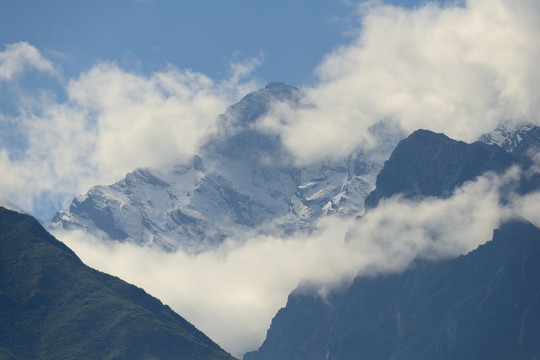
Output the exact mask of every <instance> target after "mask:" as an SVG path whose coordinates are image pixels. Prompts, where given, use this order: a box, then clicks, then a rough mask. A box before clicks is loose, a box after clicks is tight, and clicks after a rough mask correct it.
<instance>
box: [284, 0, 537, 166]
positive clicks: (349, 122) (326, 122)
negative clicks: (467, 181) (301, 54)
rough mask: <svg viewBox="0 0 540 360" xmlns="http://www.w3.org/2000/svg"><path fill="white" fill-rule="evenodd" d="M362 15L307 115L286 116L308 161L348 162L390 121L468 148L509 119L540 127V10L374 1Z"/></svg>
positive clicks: (477, 1) (329, 65)
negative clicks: (371, 132)
mask: <svg viewBox="0 0 540 360" xmlns="http://www.w3.org/2000/svg"><path fill="white" fill-rule="evenodd" d="M362 16H363V17H362V22H361V30H360V31H358V36H357V38H356V39H355V41H354V42H353V43H352V44H349V45H345V46H341V47H339V48H337V49H336V50H335V51H334V52H332V53H331V54H329V55H327V56H326V57H325V59H324V60H323V61H322V63H321V64H320V65H319V67H318V68H317V69H316V74H317V76H318V79H319V81H318V83H317V84H316V85H315V86H313V87H310V88H306V89H304V90H305V92H306V94H307V97H306V99H305V104H306V108H304V109H301V110H299V111H294V110H290V111H289V112H288V113H286V115H287V119H288V126H286V127H284V128H282V129H281V130H280V131H281V132H282V133H283V135H284V138H285V140H286V142H287V144H288V146H289V147H290V148H291V149H292V150H293V151H294V152H295V153H296V154H297V155H298V156H299V158H300V159H311V158H313V157H319V156H328V155H333V156H336V153H337V154H341V155H342V154H346V153H347V152H348V151H350V149H351V148H352V147H353V146H354V145H356V144H357V143H359V142H361V141H363V140H369V139H366V134H367V131H366V130H367V128H368V127H369V126H370V125H372V124H373V123H375V122H377V121H379V120H381V119H382V118H392V119H396V120H399V121H400V122H401V124H402V126H403V127H404V128H405V129H406V130H407V131H410V132H412V131H414V130H416V129H418V128H425V129H430V130H433V131H437V132H444V133H446V134H447V135H448V136H450V137H452V138H455V139H459V140H464V141H473V140H475V139H476V138H477V137H478V136H479V135H480V134H482V133H484V132H487V131H490V130H492V129H493V128H494V127H496V126H497V124H498V123H499V122H500V121H502V120H512V121H515V122H520V121H528V122H532V123H536V124H540V117H539V116H538V113H539V111H540V91H539V90H540V85H539V84H540V68H539V67H538V64H539V63H540V42H539V41H538V37H539V36H540V3H539V2H538V1H536V0H516V1H514V0H512V1H510V0H469V1H467V3H466V4H465V5H464V6H440V5H437V4H436V3H426V4H425V5H424V6H422V7H419V8H417V9H404V8H399V7H393V6H385V5H381V4H380V3H379V2H371V3H368V5H363V8H362ZM281 111H282V114H283V109H282V108H281ZM277 116H278V117H279V114H278V115H277Z"/></svg>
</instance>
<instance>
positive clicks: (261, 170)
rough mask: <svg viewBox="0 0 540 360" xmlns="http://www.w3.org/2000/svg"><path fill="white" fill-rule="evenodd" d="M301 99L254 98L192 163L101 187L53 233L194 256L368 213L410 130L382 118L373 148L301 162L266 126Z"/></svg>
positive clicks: (264, 94)
mask: <svg viewBox="0 0 540 360" xmlns="http://www.w3.org/2000/svg"><path fill="white" fill-rule="evenodd" d="M301 98H302V94H301V92H300V90H298V89H296V88H294V87H291V86H289V85H286V84H283V83H279V82H272V83H270V84H268V85H267V86H266V87H265V88H264V89H261V90H258V91H256V92H254V93H251V94H248V95H246V96H245V97H244V98H243V99H242V100H241V101H240V102H238V103H237V104H234V105H232V106H230V107H229V108H228V109H227V111H226V112H225V113H224V114H223V115H221V116H220V117H219V118H218V125H219V126H218V131H217V133H216V134H214V135H213V136H210V137H209V138H208V139H206V140H205V141H204V142H203V143H202V144H201V146H200V147H199V151H198V155H196V156H194V158H193V160H192V162H191V163H190V164H188V165H177V166H170V167H166V168H159V169H156V168H141V169H136V170H135V171H133V172H131V173H129V174H127V176H126V177H125V178H124V179H122V180H120V181H119V182H117V183H116V184H113V185H109V186H104V185H99V186H95V187H93V188H92V189H90V190H89V191H88V193H87V194H85V195H82V196H79V197H77V198H76V199H74V200H73V202H72V204H71V205H70V207H69V209H67V210H63V211H59V212H58V213H57V214H56V216H55V217H54V218H53V219H52V221H51V224H50V225H49V229H50V230H51V231H54V230H55V229H56V228H58V227H60V228H68V229H69V228H83V229H87V230H89V231H90V232H92V233H94V234H98V233H101V234H104V235H105V237H108V238H111V239H113V240H118V241H134V242H135V243H137V244H141V245H154V246H158V247H160V248H162V249H165V250H169V251H175V250H176V249H178V248H182V249H183V250H184V251H186V252H188V253H193V254H194V253H199V252H203V251H205V250H206V249H208V248H211V247H215V246H217V245H219V244H221V243H222V242H223V241H224V239H226V238H228V237H233V236H234V237H243V236H249V234H274V235H275V234H276V233H277V234H284V233H285V234H287V233H291V232H294V231H299V230H305V231H309V230H310V229H311V227H312V225H313V223H314V221H316V220H317V219H318V218H319V217H320V216H322V215H326V214H329V213H336V214H340V215H343V216H355V215H358V214H360V213H362V211H363V204H364V199H365V197H366V196H367V194H368V193H369V192H370V191H371V190H373V188H374V185H375V177H376V174H377V173H378V172H379V170H380V169H381V168H382V166H383V161H384V159H386V158H388V156H390V153H391V151H392V149H393V147H394V146H395V145H396V144H397V143H398V142H399V140H401V139H402V138H403V132H402V130H400V128H399V127H398V126H397V125H396V124H394V123H391V122H388V121H386V122H380V123H378V124H376V125H374V126H372V127H371V128H370V129H369V132H370V133H371V136H372V137H373V138H374V139H376V140H378V144H379V145H377V146H375V147H374V148H372V149H369V150H363V149H360V148H357V149H354V150H353V151H352V152H351V154H349V155H348V156H346V157H344V158H342V159H339V160H326V161H319V162H316V163H312V164H307V165H302V166H298V165H296V164H295V162H294V157H293V155H292V154H291V153H290V151H289V150H288V149H287V148H286V147H285V145H284V144H283V141H282V139H281V138H280V136H279V135H278V134H275V133H272V132H270V131H268V130H264V129H262V128H261V127H260V126H258V122H259V121H260V119H262V118H263V117H264V116H265V115H266V114H268V112H269V111H270V110H271V108H272V106H273V104H275V103H276V102H288V103H290V104H291V106H301V105H300V100H301Z"/></svg>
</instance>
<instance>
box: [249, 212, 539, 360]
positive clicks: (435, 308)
mask: <svg viewBox="0 0 540 360" xmlns="http://www.w3.org/2000/svg"><path fill="white" fill-rule="evenodd" d="M539 274H540V230H539V229H538V228H536V227H534V226H533V225H531V224H530V223H527V222H525V221H522V220H515V221H511V222H508V223H506V224H504V225H503V226H502V227H501V228H500V229H499V230H496V231H495V232H494V234H493V239H492V240H491V241H489V242H487V243H486V244H484V245H482V246H480V247H479V248H478V249H476V250H474V251H472V252H471V253H469V254H467V255H464V256H461V257H459V258H457V259H453V260H447V261H439V262H427V261H416V262H414V263H413V264H411V266H410V267H409V268H408V269H407V270H406V271H405V272H403V273H401V274H389V275H379V276H375V277H358V278H356V279H355V281H354V283H353V284H352V285H351V286H350V288H348V289H347V290H345V291H342V292H335V293H333V294H331V296H329V297H328V298H326V299H322V298H320V297H318V296H317V295H315V294H314V293H312V292H310V291H309V290H306V289H302V288H299V289H298V290H296V291H295V292H293V293H292V294H291V295H290V296H289V299H288V302H287V305H286V307H285V308H283V309H281V310H280V311H279V312H278V314H277V315H276V316H275V318H274V319H273V321H272V325H271V327H270V329H269V330H268V334H267V338H266V340H265V342H264V343H263V345H262V346H261V347H260V348H259V350H258V351H257V352H252V353H248V354H246V355H245V356H244V360H270V359H280V360H288V359H291V360H292V359H295V360H302V359H306V360H307V359H309V360H317V359H321V360H322V359H332V360H345V359H347V360H348V359H370V360H376V359H396V360H397V359H460V360H461V359H538V358H539V357H540V341H539V340H540V277H539V276H538V275H539Z"/></svg>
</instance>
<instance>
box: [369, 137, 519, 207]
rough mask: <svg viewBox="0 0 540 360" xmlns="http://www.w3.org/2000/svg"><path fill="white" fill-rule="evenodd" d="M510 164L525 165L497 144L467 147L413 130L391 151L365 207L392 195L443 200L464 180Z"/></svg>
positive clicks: (476, 143)
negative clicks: (429, 197)
mask: <svg viewBox="0 0 540 360" xmlns="http://www.w3.org/2000/svg"><path fill="white" fill-rule="evenodd" d="M511 165H521V166H527V164H526V163H525V162H523V160H520V159H518V158H516V157H514V156H512V155H510V154H508V153H507V152H506V151H504V150H503V149H502V148H500V147H499V146H497V145H487V144H485V143H482V142H475V143H472V144H467V143H464V142H461V141H456V140H452V139H450V138H448V137H447V136H446V135H444V134H437V133H434V132H431V131H428V130H417V131H415V132H414V133H412V134H411V135H410V136H409V137H407V138H406V139H404V140H402V141H401V142H400V143H399V144H398V146H397V147H396V148H395V149H394V151H393V152H392V155H391V156H390V159H389V160H388V161H387V162H386V163H385V164H384V167H383V169H382V170H381V172H380V173H379V175H378V176H377V181H376V188H375V190H374V191H373V192H371V193H370V194H369V195H368V196H367V198H366V201H365V205H366V207H370V208H373V207H375V206H376V205H377V204H378V203H379V201H380V199H382V198H389V197H391V196H393V195H396V194H403V196H404V197H406V198H414V197H417V196H437V197H447V196H450V195H451V194H452V192H453V191H454V190H455V189H456V188H457V187H459V186H461V185H462V184H463V183H464V182H465V181H468V180H473V179H474V178H476V177H477V176H479V175H481V174H483V173H485V172H486V171H496V172H502V171H504V170H505V169H507V168H508V167H510V166H511Z"/></svg>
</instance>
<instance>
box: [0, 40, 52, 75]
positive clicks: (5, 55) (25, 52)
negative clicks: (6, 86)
mask: <svg viewBox="0 0 540 360" xmlns="http://www.w3.org/2000/svg"><path fill="white" fill-rule="evenodd" d="M27 68H31V69H36V70H39V71H43V72H47V73H49V74H52V75H57V71H56V69H55V68H54V65H53V64H52V63H51V62H50V61H49V60H47V59H46V58H44V57H43V56H42V55H41V54H40V52H39V51H38V50H37V49H36V48H35V47H33V46H32V45H30V44H28V43H26V42H18V43H15V44H9V45H6V49H5V50H4V51H0V81H7V80H12V79H14V78H15V77H17V76H19V75H20V74H22V73H23V72H24V71H25V69H27Z"/></svg>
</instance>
